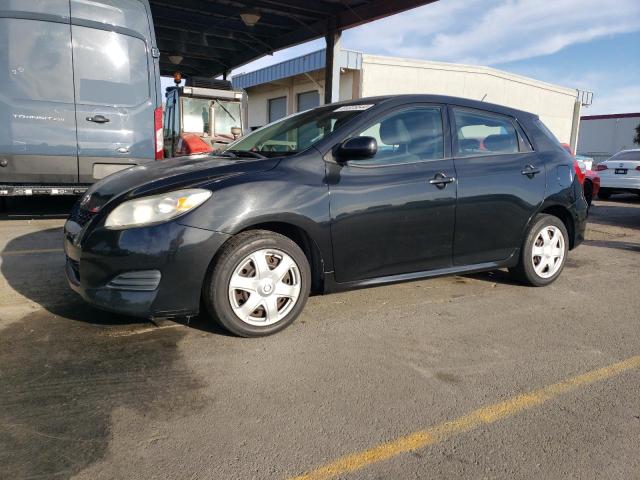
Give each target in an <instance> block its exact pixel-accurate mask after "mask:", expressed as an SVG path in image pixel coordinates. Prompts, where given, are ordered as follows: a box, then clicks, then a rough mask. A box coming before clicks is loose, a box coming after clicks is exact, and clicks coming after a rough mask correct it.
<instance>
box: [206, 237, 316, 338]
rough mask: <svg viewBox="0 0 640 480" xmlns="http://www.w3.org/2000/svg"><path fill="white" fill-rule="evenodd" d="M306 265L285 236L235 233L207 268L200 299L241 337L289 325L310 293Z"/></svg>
mask: <svg viewBox="0 0 640 480" xmlns="http://www.w3.org/2000/svg"><path fill="white" fill-rule="evenodd" d="M310 285H311V269H310V267H309V262H308V261H307V257H306V256H305V254H304V252H303V251H302V250H301V249H300V247H299V246H298V245H297V244H296V243H295V242H293V241H292V240H290V239H289V238H287V237H285V236H283V235H279V234H277V233H273V232H269V231H266V230H253V231H247V232H243V233H240V234H238V235H237V236H236V237H234V238H233V239H231V240H230V241H229V242H228V243H227V244H226V245H225V246H224V247H223V249H222V251H221V252H220V254H219V255H218V257H217V259H216V261H215V262H214V264H213V265H212V267H211V268H210V269H209V273H208V274H207V278H206V279H205V284H204V286H203V299H204V303H205V305H206V307H207V310H208V312H209V313H210V314H211V316H212V317H213V318H214V319H215V320H217V321H218V322H219V323H220V324H221V325H222V326H223V327H224V328H226V329H227V330H229V331H230V332H232V333H234V334H236V335H239V336H241V337H260V336H264V335H271V334H273V333H276V332H278V331H280V330H282V329H283V328H285V327H287V326H288V325H290V324H291V323H292V322H293V321H294V320H295V319H296V318H297V317H298V315H300V312H301V311H302V309H303V308H304V305H305V304H306V302H307V299H308V297H309V289H310Z"/></svg>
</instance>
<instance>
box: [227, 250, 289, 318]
mask: <svg viewBox="0 0 640 480" xmlns="http://www.w3.org/2000/svg"><path fill="white" fill-rule="evenodd" d="M300 289H301V279H300V270H299V268H298V265H297V264H296V262H295V261H294V260H293V258H291V257H290V256H289V255H288V254H286V253H285V252H283V251H282V250H277V249H274V248H270V249H265V250H258V251H257V252H253V253H252V254H250V255H248V256H247V257H245V258H244V259H243V260H242V261H241V262H240V263H239V264H238V266H237V267H236V268H235V270H234V271H233V274H232V275H231V280H230V281H229V301H230V302H231V308H232V309H233V312H234V313H235V314H236V316H237V317H238V318H239V319H240V320H242V321H243V322H245V323H248V324H249V325H254V326H259V327H264V326H267V325H273V324H274V323H277V322H279V321H280V320H282V319H283V318H284V317H286V316H287V314H288V313H289V312H290V311H291V309H292V308H293V307H294V306H295V304H296V302H297V301H298V298H299V297H300Z"/></svg>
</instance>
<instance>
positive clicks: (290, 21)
mask: <svg viewBox="0 0 640 480" xmlns="http://www.w3.org/2000/svg"><path fill="white" fill-rule="evenodd" d="M434 1H436V0H393V1H391V0H150V2H149V3H150V4H151V11H152V14H153V21H154V25H155V31H156V38H157V42H158V48H159V49H160V53H161V57H160V71H161V74H162V75H171V74H172V73H173V72H175V71H176V70H179V71H180V72H182V73H183V74H184V75H186V76H189V75H198V76H218V75H226V74H227V73H228V72H229V71H231V70H232V69H234V68H237V67H239V66H241V65H244V64H245V63H248V62H250V61H252V60H255V59H257V58H260V57H262V56H264V55H267V54H271V53H273V52H275V51H276V50H280V49H282V48H286V47H291V46H293V45H297V44H299V43H303V42H306V41H309V40H314V39H316V38H321V37H325V38H327V42H328V43H329V44H330V45H329V47H330V48H329V49H328V52H327V56H328V57H329V56H330V55H332V54H333V50H332V48H333V43H334V41H335V40H336V36H337V39H338V40H339V32H340V31H342V30H345V29H348V28H351V27H355V26H358V25H362V24H364V23H367V22H371V21H374V20H377V19H380V18H383V17H386V16H388V15H393V14H395V13H399V12H402V11H405V10H408V9H411V8H414V7H418V6H421V5H426V4H428V3H432V2H434ZM241 15H243V16H245V19H247V18H248V19H249V22H246V21H245V20H243V18H242V17H241ZM256 17H257V18H258V20H257V21H256V22H255V25H253V26H249V25H247V23H251V20H255V19H256ZM170 57H171V58H172V59H173V62H172V61H171V60H170ZM328 59H329V58H328ZM327 63H333V62H332V61H331V62H327Z"/></svg>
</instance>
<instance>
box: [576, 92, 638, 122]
mask: <svg viewBox="0 0 640 480" xmlns="http://www.w3.org/2000/svg"><path fill="white" fill-rule="evenodd" d="M601 92H602V93H601V94H598V93H596V94H595V95H594V97H593V105H591V106H590V107H588V108H583V109H582V115H603V114H610V113H637V112H640V85H628V86H625V87H620V88H612V89H609V90H601Z"/></svg>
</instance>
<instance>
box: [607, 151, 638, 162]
mask: <svg viewBox="0 0 640 480" xmlns="http://www.w3.org/2000/svg"><path fill="white" fill-rule="evenodd" d="M609 160H636V161H638V160H640V150H627V151H624V150H623V151H622V152H618V153H616V154H615V155H614V156H613V157H611V158H610V159H609Z"/></svg>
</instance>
